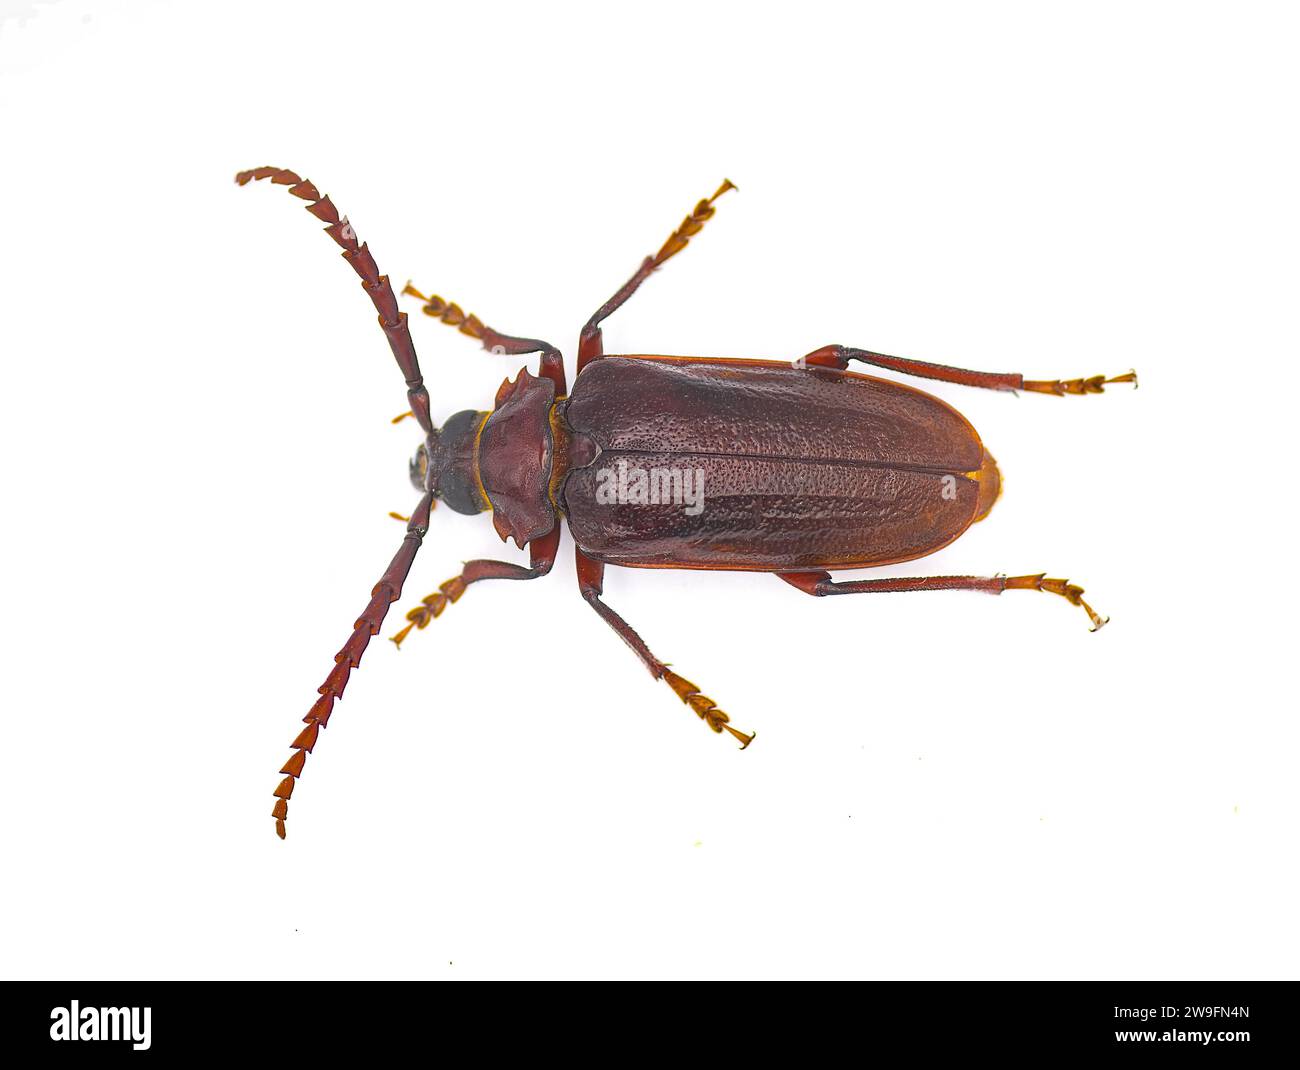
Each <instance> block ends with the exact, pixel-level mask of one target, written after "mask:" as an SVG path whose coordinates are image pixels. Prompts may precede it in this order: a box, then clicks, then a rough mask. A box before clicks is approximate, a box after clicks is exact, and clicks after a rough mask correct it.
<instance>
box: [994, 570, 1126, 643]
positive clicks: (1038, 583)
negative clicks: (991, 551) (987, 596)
mask: <svg viewBox="0 0 1300 1070" xmlns="http://www.w3.org/2000/svg"><path fill="white" fill-rule="evenodd" d="M1003 590H1007V591H1044V592H1046V593H1047V594H1056V595H1060V596H1061V597H1062V598H1064V599H1065V600H1066V601H1067V602H1069V603H1070V605H1072V606H1079V607H1081V608H1082V609H1083V611H1084V612H1085V613H1087V614H1088V619H1089V620H1091V621H1092V631H1094V632H1097V631H1101V629H1102V628H1104V627H1105V626H1106V624H1107V623H1108V622H1109V621H1110V618H1109V617H1103V616H1102V615H1101V614H1099V613H1098V612H1097V611H1096V610H1095V609H1093V608H1092V606H1090V605H1088V603H1087V602H1085V601H1084V600H1083V588H1082V587H1080V586H1079V585H1078V584H1077V583H1071V582H1070V581H1069V580H1053V579H1048V578H1047V573H1046V572H1039V573H1038V574H1037V575H1034V576H1009V577H1007V578H1006V579H1005V580H1004V581H1003Z"/></svg>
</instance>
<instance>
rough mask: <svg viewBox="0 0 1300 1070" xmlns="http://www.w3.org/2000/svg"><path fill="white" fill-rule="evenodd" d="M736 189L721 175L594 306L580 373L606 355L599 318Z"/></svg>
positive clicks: (580, 347) (580, 352) (580, 356)
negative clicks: (707, 193) (653, 249)
mask: <svg viewBox="0 0 1300 1070" xmlns="http://www.w3.org/2000/svg"><path fill="white" fill-rule="evenodd" d="M735 188H736V187H735V186H734V185H732V183H731V180H730V179H726V178H724V179H723V180H722V185H721V186H719V187H718V188H717V191H716V192H715V193H714V194H713V196H712V197H710V198H708V199H707V200H703V201H700V202H699V204H697V205H696V206H695V207H694V208H693V209H691V214H690V215H688V216H687V217H686V218H685V219H683V220H682V223H681V226H679V227H678V228H677V229H676V230H674V231H673V232H672V234H670V235H669V236H668V240H667V241H666V242H664V244H663V247H662V248H661V249H660V250H659V251H658V252H657V253H655V255H654V256H647V257H646V258H645V260H643V261H642V262H641V266H640V267H639V268H637V269H636V274H634V275H633V276H632V277H631V278H630V279H628V280H627V282H625V283H624V284H623V285H622V286H620V287H619V289H618V291H617V292H616V293H615V294H614V296H613V297H611V298H610V299H609V300H608V301H606V302H605V303H604V304H603V305H601V306H600V308H598V309H596V312H595V314H594V315H593V316H592V317H591V319H589V320H588V321H587V325H586V326H585V327H583V328H582V334H581V335H580V336H579V338H578V371H579V372H581V371H582V369H583V368H585V367H586V366H587V365H588V364H590V363H591V362H592V361H593V360H598V359H599V358H600V357H602V356H604V354H605V347H604V341H603V339H602V338H601V333H600V324H601V321H602V320H604V319H606V318H607V317H608V316H610V315H612V314H613V313H614V312H617V311H618V309H619V308H620V307H622V305H623V302H624V301H626V300H627V299H628V298H629V297H631V296H632V295H633V294H634V293H636V291H637V288H638V287H639V286H640V285H641V284H642V283H643V282H645V280H646V279H648V278H649V277H650V275H651V273H652V272H653V271H654V270H655V269H656V268H658V267H660V266H662V265H663V264H664V263H665V262H666V261H668V260H670V259H672V257H674V256H676V255H677V254H678V253H680V252H681V251H682V250H683V249H685V248H686V246H687V244H688V243H689V242H690V240H691V238H693V237H694V236H695V235H696V234H698V233H699V232H700V231H701V230H702V229H703V228H704V224H705V223H706V222H708V220H710V219H712V218H713V213H714V212H715V211H717V209H715V208H714V207H713V202H714V201H716V200H717V199H718V198H719V197H721V196H722V195H723V194H724V193H726V192H727V190H729V189H735Z"/></svg>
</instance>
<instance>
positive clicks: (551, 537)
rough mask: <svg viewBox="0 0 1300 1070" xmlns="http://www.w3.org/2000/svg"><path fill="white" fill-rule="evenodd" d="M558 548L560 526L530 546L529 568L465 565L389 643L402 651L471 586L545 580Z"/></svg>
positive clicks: (408, 616)
mask: <svg viewBox="0 0 1300 1070" xmlns="http://www.w3.org/2000/svg"><path fill="white" fill-rule="evenodd" d="M559 548H560V525H559V523H558V522H557V523H556V525H555V527H553V528H552V529H551V530H550V531H549V532H548V533H547V534H545V535H543V536H542V537H541V538H540V539H534V540H533V541H532V542H530V543H529V544H528V554H529V562H530V564H529V566H528V567H525V566H523V565H516V564H513V563H512V562H510V561H492V560H488V559H479V560H476V561H466V562H465V567H464V569H462V570H461V573H460V575H459V576H453V577H452V578H451V579H449V580H447V581H446V582H445V583H442V584H439V585H438V589H437V590H436V591H434V592H433V593H432V594H430V595H426V596H425V597H424V598H422V599H421V600H420V604H419V605H418V606H416V607H415V608H414V609H412V610H410V611H409V612H408V613H407V614H406V619H407V620H408V621H409V622H410V623H409V624H407V626H406V627H405V628H403V629H402V630H401V631H400V632H398V633H397V634H396V635H391V636H389V639H390V640H391V641H392V642H393V643H394V644H396V646H397V647H398V649H401V646H402V640H403V639H405V638H406V637H407V636H408V635H410V634H411V629H412V628H419V629H421V630H423V629H424V628H427V627H428V626H429V621H431V620H433V619H434V618H435V617H439V616H441V615H442V611H443V610H444V609H446V608H447V606H448V604H449V603H451V602H457V601H459V600H460V596H461V595H463V594H464V593H465V589H466V588H467V587H468V586H469V585H470V584H471V583H478V582H479V581H480V580H535V579H539V578H540V577H542V576H545V575H546V574H547V573H548V572H550V571H551V566H552V565H554V564H555V554H556V552H557V551H558V550H559Z"/></svg>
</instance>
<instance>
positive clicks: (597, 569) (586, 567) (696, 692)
mask: <svg viewBox="0 0 1300 1070" xmlns="http://www.w3.org/2000/svg"><path fill="white" fill-rule="evenodd" d="M577 556H578V587H579V589H580V590H581V591H582V597H583V598H584V599H585V600H586V602H587V604H588V605H589V606H591V608H592V609H594V610H595V611H596V612H597V613H599V614H600V616H601V619H602V620H604V621H605V623H606V624H608V625H609V626H610V627H611V628H613V629H614V631H615V632H617V633H618V636H619V638H621V639H622V640H623V642H625V643H626V644H627V645H628V646H629V647H631V648H632V653H634V654H635V655H636V656H637V657H638V658H640V659H641V663H642V664H643V665H644V666H645V667H646V668H647V669H649V670H650V675H651V676H653V677H654V678H655V679H656V680H663V681H664V683H666V684H667V685H668V686H669V687H671V688H672V689H673V692H674V693H675V694H676V695H677V697H678V698H679V699H681V700H682V701H683V702H684V703H686V705H687V706H689V707H690V708H691V709H692V710H694V711H695V714H696V716H697V717H699V718H700V720H702V721H703V722H704V723H705V724H707V725H708V726H709V727H710V728H712V729H713V731H715V732H717V733H719V734H721V733H722V732H724V731H725V732H728V733H730V735H731V736H732V738H733V739H736V740H737V741H739V743H740V749H741V750H744V749H745V748H746V747H748V746H749V745H750V744H751V743H752V742H754V733H753V732H748V733H747V732H742V731H740V729H738V728H734V727H733V726H732V725H731V723H730V722H731V718H730V717H728V716H727V714H725V713H724V712H723V711H722V710H720V709H718V704H717V703H716V702H714V701H713V699H711V698H709V696H708V695H702V694H700V689H699V688H698V687H696V686H695V685H694V684H693V683H691V682H690V681H689V680H687V679H684V678H683V677H681V676H678V675H677V674H676V673H675V672H673V671H672V669H670V668H668V666H667V665H666V664H665V663H664V662H662V661H660V660H659V659H658V658H657V657H655V656H654V654H653V653H651V651H650V648H649V647H648V646H646V645H645V640H644V639H642V638H641V637H640V636H639V635H637V633H636V631H635V629H633V627H632V626H631V625H630V624H628V622H627V621H625V620H624V619H623V618H622V617H620V616H619V615H618V614H617V613H615V612H614V611H613V610H612V609H610V608H609V606H607V605H605V603H604V602H602V601H601V600H600V596H601V593H602V592H603V591H604V589H605V587H604V585H605V565H604V563H603V562H600V561H594V560H592V559H591V558H590V557H588V556H587V555H586V554H584V553H583V552H582V551H581V550H578V551H577Z"/></svg>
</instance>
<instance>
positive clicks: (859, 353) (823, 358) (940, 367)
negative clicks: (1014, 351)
mask: <svg viewBox="0 0 1300 1070" xmlns="http://www.w3.org/2000/svg"><path fill="white" fill-rule="evenodd" d="M851 360H857V361H861V362H862V363H863V364H873V365H875V366H876V367H877V368H888V369H889V370H890V371H894V372H902V373H903V374H904V375H916V376H919V377H920V378H922V379H935V380H938V381H939V382H941V383H956V384H957V385H958V386H979V387H983V388H984V389H986V390H1029V391H1032V392H1033V393H1036V394H1056V395H1057V396H1058V397H1059V396H1062V395H1064V394H1100V393H1103V389H1102V388H1103V387H1105V386H1108V385H1109V384H1111V383H1132V384H1133V387H1134V389H1136V388H1137V381H1138V378H1137V372H1134V371H1128V372H1125V373H1124V374H1123V375H1116V376H1114V377H1113V378H1111V379H1107V378H1105V377H1104V376H1101V375H1094V376H1093V377H1092V378H1091V379H1065V380H1061V379H1026V378H1024V377H1023V376H1022V375H1021V374H1020V373H1019V372H976V371H970V370H969V369H966V368H952V367H949V366H948V365H947V364H929V363H927V362H926V361H923V360H910V359H908V358H907V357H890V356H886V355H885V354H884V353H873V352H872V351H871V350H869V349H850V348H849V347H848V346H822V348H821V349H814V350H813V351H812V352H811V353H809V354H808V355H807V356H806V357H801V358H800V360H799V363H800V364H802V365H805V366H807V365H812V366H813V367H819V368H838V369H839V370H840V371H844V370H845V369H847V368H848V366H849V361H851Z"/></svg>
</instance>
